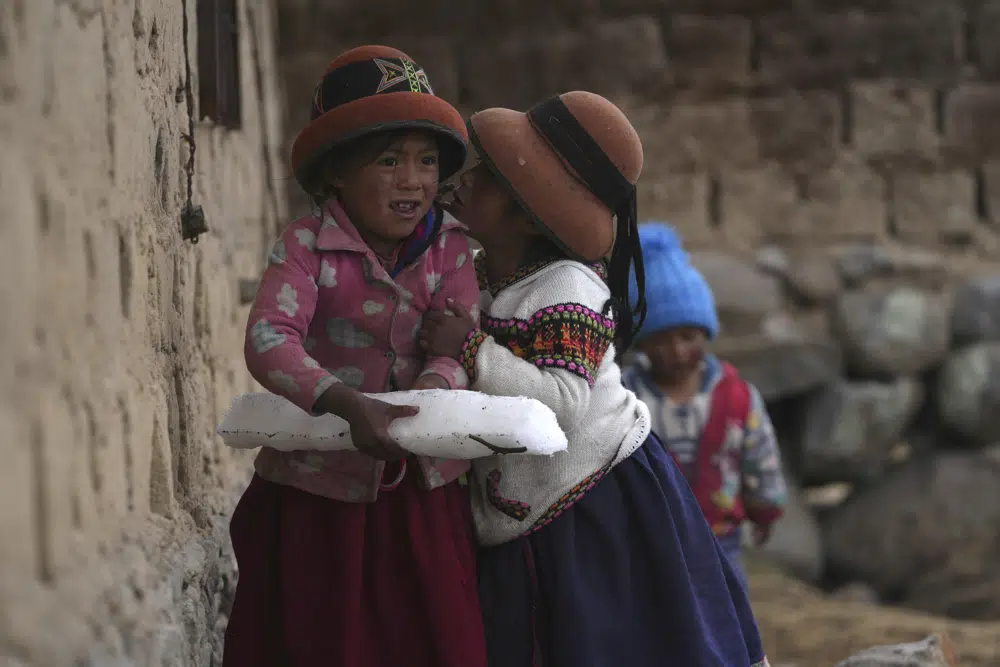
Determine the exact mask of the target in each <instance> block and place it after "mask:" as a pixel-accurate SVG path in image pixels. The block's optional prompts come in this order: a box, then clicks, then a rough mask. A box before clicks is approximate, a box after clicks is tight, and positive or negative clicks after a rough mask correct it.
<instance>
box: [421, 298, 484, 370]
mask: <svg viewBox="0 0 1000 667" xmlns="http://www.w3.org/2000/svg"><path fill="white" fill-rule="evenodd" d="M447 304H448V308H449V309H450V310H451V312H452V313H454V315H449V314H448V313H446V312H442V311H439V310H435V311H431V312H429V313H427V315H425V316H424V324H423V327H421V329H420V347H421V348H423V350H424V352H426V353H427V354H429V355H433V356H435V357H450V358H452V359H458V358H459V356H461V354H462V345H464V344H465V339H466V338H468V336H469V332H470V331H472V330H473V329H475V328H476V327H477V326H479V323H478V322H476V318H474V317H473V316H472V315H471V314H470V313H469V311H468V310H466V309H465V308H464V307H462V306H461V305H460V304H459V303H458V302H457V301H455V300H453V299H448V301H447Z"/></svg>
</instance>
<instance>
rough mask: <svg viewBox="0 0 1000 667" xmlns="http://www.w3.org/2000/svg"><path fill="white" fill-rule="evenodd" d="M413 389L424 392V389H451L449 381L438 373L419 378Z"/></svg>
mask: <svg viewBox="0 0 1000 667" xmlns="http://www.w3.org/2000/svg"><path fill="white" fill-rule="evenodd" d="M411 388H412V389H415V390H418V391H419V390H422V389H451V387H449V386H448V381H447V380H445V379H444V378H443V377H441V376H440V375H438V374H437V373H428V374H427V375H423V376H421V377H419V378H417V381H416V382H414V383H413V387H411Z"/></svg>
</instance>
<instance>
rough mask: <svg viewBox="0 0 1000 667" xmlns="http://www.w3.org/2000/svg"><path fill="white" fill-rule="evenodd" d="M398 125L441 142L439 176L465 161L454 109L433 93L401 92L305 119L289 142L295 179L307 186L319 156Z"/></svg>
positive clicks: (463, 130) (463, 138) (465, 137)
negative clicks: (423, 132) (290, 142)
mask: <svg viewBox="0 0 1000 667" xmlns="http://www.w3.org/2000/svg"><path fill="white" fill-rule="evenodd" d="M402 129H413V130H425V131H427V132H430V133H432V134H434V135H435V136H437V137H438V138H439V139H440V140H441V141H440V148H441V161H440V165H441V166H440V176H439V178H440V180H442V181H443V180H446V179H448V178H451V177H452V176H454V175H455V173H457V172H458V170H459V169H461V168H462V166H463V165H464V164H465V158H466V155H467V153H468V143H467V142H468V134H467V131H466V127H465V123H463V122H462V116H461V115H460V114H459V113H458V111H457V110H456V109H455V107H453V106H451V105H450V104H448V103H447V102H445V101H444V100H443V99H441V98H440V97H435V96H434V95H428V94H426V93H413V92H408V91H404V92H396V93H385V94H381V95H372V96H369V97H362V98H360V99H357V100H354V101H352V102H348V103H347V104H342V105H340V106H338V107H337V108H335V109H331V110H330V111H328V112H326V113H325V114H323V115H322V116H320V117H319V118H317V119H316V120H314V121H312V122H311V123H309V124H308V125H307V126H306V127H305V128H304V129H303V130H302V131H301V132H300V133H299V135H298V136H297V137H295V142H294V143H293V144H292V156H291V162H292V171H293V173H294V174H295V179H296V180H297V181H298V182H299V184H300V185H301V186H302V187H303V188H305V189H306V190H309V189H310V188H312V187H314V186H315V179H316V173H315V172H316V169H317V167H319V165H320V162H321V161H322V158H323V157H325V156H326V155H327V154H328V153H329V152H330V151H331V150H333V149H334V148H336V147H338V146H341V145H343V144H345V143H347V142H349V141H352V140H354V139H357V138H359V137H362V136H365V135H367V134H373V133H376V132H384V131H391V130H402Z"/></svg>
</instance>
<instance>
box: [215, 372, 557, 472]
mask: <svg viewBox="0 0 1000 667" xmlns="http://www.w3.org/2000/svg"><path fill="white" fill-rule="evenodd" d="M369 396H371V397H373V398H377V399H379V400H382V401H385V402H386V403H394V404H396V405H415V406H417V407H418V408H420V412H419V413H418V414H417V415H415V416H413V417H404V418H402V419H397V420H396V421H394V422H393V423H392V425H391V426H390V433H391V434H392V435H393V437H395V438H396V441H397V442H399V444H400V446H402V447H403V448H405V449H407V450H408V451H411V452H413V453H414V454H419V455H422V456H435V457H441V458H451V459H475V458H482V457H484V456H490V455H491V454H495V453H500V454H534V455H543V456H544V455H552V454H555V453H556V452H560V451H563V450H565V449H566V445H567V443H566V434H565V433H563V430H562V429H561V428H560V427H559V423H558V422H557V421H556V416H555V413H553V412H552V410H551V409H550V408H549V407H548V406H546V405H544V404H543V403H541V402H539V401H536V400H535V399H532V398H523V397H519V396H489V395H487V394H482V393H479V392H476V391H446V390H441V389H428V390H421V391H397V392H391V393H386V394H369ZM217 432H218V434H219V435H220V436H222V439H223V441H224V442H225V443H226V444H227V445H229V446H230V447H234V448H237V449H253V448H255V447H261V446H266V447H272V448H274V449H278V450H282V451H291V450H297V449H309V450H320V451H335V450H351V449H354V445H353V444H352V442H351V429H350V426H349V425H348V423H347V422H346V421H345V420H343V419H341V418H340V417H337V416H334V415H322V416H319V417H314V416H312V415H310V414H308V413H306V412H304V411H303V410H302V409H300V408H299V407H298V406H296V405H295V404H293V403H291V402H289V401H287V400H285V399H284V398H282V397H281V396H277V395H275V394H271V393H267V392H254V393H248V394H242V395H240V396H238V397H236V400H234V401H233V405H232V407H231V408H230V409H229V412H228V413H226V416H225V418H224V419H223V421H222V424H220V425H219V428H218V431H217Z"/></svg>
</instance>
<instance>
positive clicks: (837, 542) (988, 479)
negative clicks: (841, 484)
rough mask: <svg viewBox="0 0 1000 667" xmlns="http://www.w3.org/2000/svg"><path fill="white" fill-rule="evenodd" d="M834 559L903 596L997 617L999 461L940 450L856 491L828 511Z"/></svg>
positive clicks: (836, 570)
mask: <svg viewBox="0 0 1000 667" xmlns="http://www.w3.org/2000/svg"><path fill="white" fill-rule="evenodd" d="M822 526H823V539H824V544H825V545H826V554H827V567H828V568H829V569H830V571H831V573H832V574H834V575H836V576H838V577H845V578H847V579H848V580H854V581H864V582H866V583H868V584H870V585H871V586H872V587H873V588H874V589H875V590H877V591H878V593H879V594H880V595H881V596H883V597H888V598H890V599H894V600H898V601H899V602H900V603H901V604H903V605H905V606H910V607H913V608H917V609H921V610H923V611H928V612H931V613H936V614H941V615H945V616H952V617H955V618H970V619H986V618H1000V540H997V527H998V526H1000V463H998V462H997V461H995V460H994V459H992V458H990V457H988V456H985V455H983V454H981V453H979V452H959V451H951V452H942V453H939V454H937V455H935V457H934V458H932V459H928V460H917V461H914V462H912V463H908V464H906V465H904V466H903V467H902V468H900V469H899V470H897V471H896V472H894V473H891V474H889V475H888V476H887V477H886V479H885V480H884V481H883V482H882V483H881V484H880V485H878V486H874V487H870V488H867V489H863V490H860V491H857V492H856V493H855V494H853V495H852V496H851V497H850V498H849V499H848V500H847V501H846V502H845V503H844V504H843V505H842V506H840V507H838V508H836V509H833V510H831V511H830V512H829V513H828V514H827V515H826V516H825V517H824V518H823V521H822Z"/></svg>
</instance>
